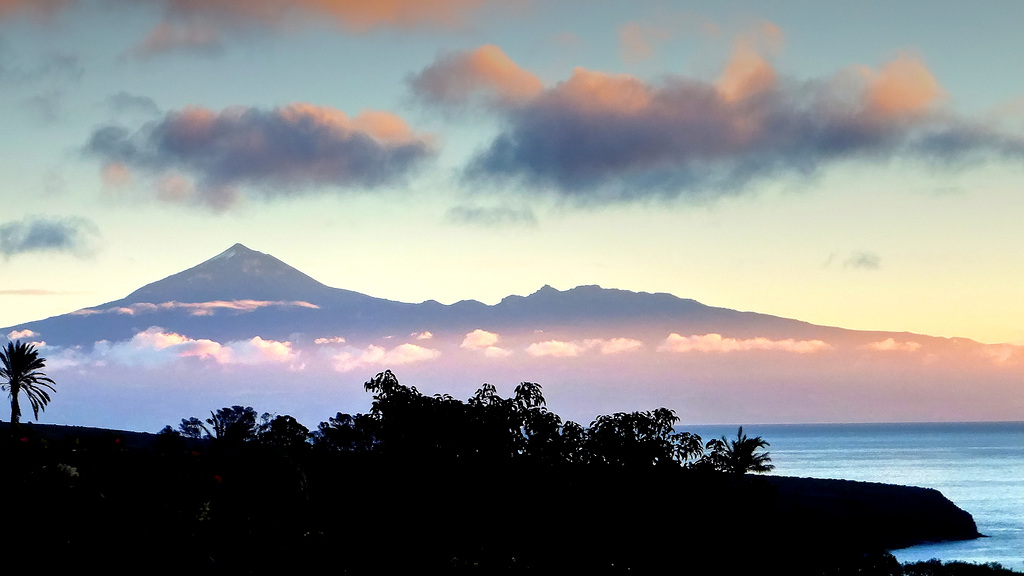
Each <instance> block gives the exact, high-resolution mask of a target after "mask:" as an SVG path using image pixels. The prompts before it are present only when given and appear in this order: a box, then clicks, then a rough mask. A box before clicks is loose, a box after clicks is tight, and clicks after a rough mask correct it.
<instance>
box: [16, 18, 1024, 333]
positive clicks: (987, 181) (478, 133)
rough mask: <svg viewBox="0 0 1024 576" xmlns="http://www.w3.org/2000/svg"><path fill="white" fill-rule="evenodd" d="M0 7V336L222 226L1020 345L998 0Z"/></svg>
mask: <svg viewBox="0 0 1024 576" xmlns="http://www.w3.org/2000/svg"><path fill="white" fill-rule="evenodd" d="M983 8H984V9H979V7H978V5H977V4H976V3H969V2H964V1H950V2H942V3H935V2H928V1H904V2H897V3H894V2H870V1H869V2H858V3H850V2H799V1H792V2H774V3H764V2H685V1H677V2H655V1H635V2H628V3H626V2H583V1H577V0H552V1H547V2H530V1H498V0H494V1H484V0H430V1H424V0H388V1H381V2H374V3H372V4H371V3H366V2H354V1H347V0H297V1H293V2H278V1H273V0H244V1H243V0H208V1H205V2H199V1H196V0H132V1H126V0H0V103H2V106H0V199H2V204H0V206H2V208H3V209H2V210H0V325H3V326H12V325H15V324H18V323H22V322H27V321H30V320H36V319H40V318H44V317H48V316H54V315H58V314H64V313H67V312H71V311H73V310H77V309H79V308H83V307H87V306H94V305H97V304H100V303H103V302H108V301H112V300H115V299H119V298H121V297H123V296H125V295H127V294H128V293H130V292H132V291H133V290H135V289H136V288H138V287H140V286H142V285H144V284H146V283H149V282H152V281H155V280H158V279H160V278H163V277H165V276H168V275H170V274H173V273H176V272H178V271H181V270H183V269H185V268H188V267H190V266H193V265H195V264H197V263H199V262H201V261H203V260H206V259H207V258H210V257H212V256H214V255H216V254H218V253H220V252H222V251H223V250H225V249H226V248H228V247H229V246H231V245H232V244H234V243H236V242H241V243H243V244H245V245H246V246H248V247H250V248H252V249H254V250H259V251H262V252H266V253H269V254H272V255H274V256H276V257H277V258H279V259H281V260H283V261H284V262H287V263H288V264H290V265H292V266H294V267H296V268H298V269H299V270H302V271H303V272H305V273H307V274H309V275H311V276H312V277H314V278H316V279H317V280H319V281H321V282H323V283H325V284H327V285H330V286H334V287H339V288H346V289H349V290H355V291H358V292H362V293H365V294H369V295H372V296H377V297H383V298H389V299H393V300H400V301H406V302H420V301H424V300H428V299H434V300H438V301H440V302H444V303H451V302H456V301H458V300H463V299H476V300H480V301H483V302H486V303H494V302H497V301H498V300H500V299H501V298H502V297H504V296H506V295H509V294H522V295H525V294H530V293H532V292H534V291H536V290H537V289H539V288H540V287H541V286H543V285H545V284H549V285H552V286H554V287H556V288H559V289H563V290H564V289H569V288H572V287H574V286H577V285H586V284H599V285H601V286H604V287H608V288H621V289H628V290H634V291H646V292H668V293H672V294H675V295H677V296H680V297H684V298H693V299H696V300H698V301H701V302H703V303H705V304H709V305H713V306H720V307H726V308H733V309H738V310H751V311H757V312H762V313H768V314H774V315H777V316H784V317H789V318H797V319H800V320H805V321H808V322H812V323H815V324H822V325H829V326H840V327H844V328H853V329H864V330H891V331H907V332H914V333H920V334H927V335H933V336H945V337H954V336H958V337H966V338H971V339H974V340H977V341H979V342H983V343H988V344H994V343H1012V344H1024V250H1022V249H1021V247H1022V246H1024V36H1022V35H1021V34H1020V29H1021V26H1022V25H1024V3H1021V2H1019V1H1016V0H1008V1H992V2H987V3H985V5H984V7H983Z"/></svg>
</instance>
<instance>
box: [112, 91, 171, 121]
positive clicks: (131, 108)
mask: <svg viewBox="0 0 1024 576" xmlns="http://www.w3.org/2000/svg"><path fill="white" fill-rule="evenodd" d="M106 105H107V107H109V108H110V109H111V110H112V111H114V112H116V113H119V114H129V113H140V114H146V115H151V116H156V115H157V114H159V113H160V107H159V106H157V104H156V102H154V101H153V99H152V98H150V97H148V96H140V95H138V94H131V93H129V92H125V91H123V90H122V91H121V92H118V93H116V94H111V95H110V96H108V97H107V99H106Z"/></svg>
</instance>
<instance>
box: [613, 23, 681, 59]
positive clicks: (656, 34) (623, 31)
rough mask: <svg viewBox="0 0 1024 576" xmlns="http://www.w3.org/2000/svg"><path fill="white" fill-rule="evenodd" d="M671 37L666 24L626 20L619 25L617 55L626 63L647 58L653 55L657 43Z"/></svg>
mask: <svg viewBox="0 0 1024 576" xmlns="http://www.w3.org/2000/svg"><path fill="white" fill-rule="evenodd" d="M671 37H672V30H671V28H669V27H668V26H660V25H647V24H641V23H639V22H627V23H625V24H623V25H622V26H620V27H619V55H620V57H621V58H622V60H623V61H625V62H626V63H628V64H633V63H636V62H639V61H641V60H647V59H649V58H651V57H653V56H654V49H655V46H656V45H657V44H660V43H662V42H664V41H666V40H668V39H669V38H671Z"/></svg>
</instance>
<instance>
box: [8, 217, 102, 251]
mask: <svg viewBox="0 0 1024 576" xmlns="http://www.w3.org/2000/svg"><path fill="white" fill-rule="evenodd" d="M98 234H99V232H98V229H97V228H96V225H95V224H93V223H92V222H91V221H90V220H86V219H85V218H74V217H69V218H47V217H44V216H30V217H28V218H25V219H23V220H15V221H11V222H6V223H4V224H0V254H3V255H4V257H7V258H10V257H11V256H16V255H18V254H28V253H34V252H66V253H69V254H73V255H75V256H84V255H86V254H89V253H90V252H92V250H93V243H94V242H95V240H96V237H97V236H98Z"/></svg>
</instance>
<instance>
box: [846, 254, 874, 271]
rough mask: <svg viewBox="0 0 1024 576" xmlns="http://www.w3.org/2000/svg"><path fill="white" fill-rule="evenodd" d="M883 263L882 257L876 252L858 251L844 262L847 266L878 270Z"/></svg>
mask: <svg viewBox="0 0 1024 576" xmlns="http://www.w3.org/2000/svg"><path fill="white" fill-rule="evenodd" d="M881 265H882V259H881V257H879V256H878V254H875V253H874V252H856V253H854V254H851V255H850V257H849V258H847V259H846V261H845V262H843V266H845V267H847V268H862V269H864V270H878V268H879V267H880V266H881Z"/></svg>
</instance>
